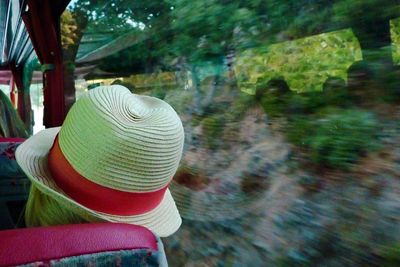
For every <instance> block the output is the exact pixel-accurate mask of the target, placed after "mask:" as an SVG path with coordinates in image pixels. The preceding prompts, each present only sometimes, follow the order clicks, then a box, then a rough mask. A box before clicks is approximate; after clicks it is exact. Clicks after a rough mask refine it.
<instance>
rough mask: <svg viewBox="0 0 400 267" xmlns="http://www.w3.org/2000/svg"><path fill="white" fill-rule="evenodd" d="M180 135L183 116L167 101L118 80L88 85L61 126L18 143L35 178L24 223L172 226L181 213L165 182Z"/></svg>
mask: <svg viewBox="0 0 400 267" xmlns="http://www.w3.org/2000/svg"><path fill="white" fill-rule="evenodd" d="M183 140H184V132H183V127H182V123H181V121H180V119H179V117H178V115H177V114H176V112H175V111H174V110H173V109H172V108H171V106H169V105H168V104H167V103H166V102H164V101H162V100H160V99H157V98H154V97H148V96H139V95H135V94H132V93H130V92H129V90H128V89H126V88H125V87H122V86H118V85H114V86H102V87H98V88H96V89H94V90H91V91H89V92H88V94H86V95H85V96H83V97H82V98H81V99H79V100H78V101H77V102H76V103H75V104H74V105H73V107H72V108H71V110H70V111H69V113H68V115H67V117H66V119H65V121H64V123H63V125H62V127H57V128H49V129H46V130H44V131H41V132H39V133H38V134H36V135H34V136H32V137H31V138H29V139H28V140H27V141H25V142H24V143H23V144H22V145H20V146H19V147H18V149H17V152H16V158H17V161H18V163H19V165H20V166H21V168H22V170H23V171H24V172H25V173H26V174H27V176H28V177H29V179H30V180H31V181H32V189H31V192H30V196H29V199H28V203H27V208H26V212H25V215H26V223H27V226H39V225H56V224H69V223H80V222H94V221H111V222H123V223H132V224H137V225H142V226H145V227H147V228H149V229H150V230H152V231H154V232H155V233H156V234H158V235H159V236H168V235H170V234H172V233H174V232H175V231H176V230H177V229H178V228H179V226H180V224H181V218H180V216H179V213H178V210H177V208H176V206H175V203H174V200H173V199H172V196H171V194H170V192H169V190H168V184H169V182H170V181H171V179H172V177H173V175H174V174H175V172H176V170H177V167H178V164H179V161H180V158H181V155H182V149H183Z"/></svg>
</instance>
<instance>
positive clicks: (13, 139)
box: [0, 137, 25, 143]
mask: <svg viewBox="0 0 400 267" xmlns="http://www.w3.org/2000/svg"><path fill="white" fill-rule="evenodd" d="M24 141H25V139H24V138H19V137H0V143H22V142H24Z"/></svg>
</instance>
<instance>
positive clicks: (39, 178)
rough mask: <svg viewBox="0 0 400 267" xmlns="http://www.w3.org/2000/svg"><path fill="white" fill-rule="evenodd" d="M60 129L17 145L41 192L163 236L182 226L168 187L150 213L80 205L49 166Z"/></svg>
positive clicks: (25, 168) (70, 205)
mask: <svg viewBox="0 0 400 267" xmlns="http://www.w3.org/2000/svg"><path fill="white" fill-rule="evenodd" d="M60 129H61V127H56V128H49V129H46V130H43V131H41V132H39V133H37V134H35V135H33V136H32V137H30V138H29V139H28V140H26V141H25V142H24V143H22V144H21V145H20V146H19V147H18V148H17V151H16V154H15V156H16V160H17V162H18V164H19V166H20V167H21V169H22V170H23V171H24V172H25V174H26V175H27V176H28V178H29V179H30V180H31V181H32V183H33V184H34V185H35V186H36V187H37V188H38V189H39V190H40V191H41V192H43V193H44V194H47V195H49V196H51V197H52V198H54V199H55V200H57V201H59V202H60V203H63V204H65V205H66V206H68V208H71V209H74V211H76V212H78V213H80V214H85V213H86V214H87V215H88V217H90V216H92V217H95V218H98V219H100V220H104V221H109V222H122V223H129V224H136V225H142V226H145V227H147V228H149V229H150V230H152V231H153V232H154V233H156V234H157V235H158V236H161V237H166V236H169V235H172V234H173V233H174V232H176V231H177V230H178V229H179V227H180V225H181V223H182V219H181V217H180V215H179V212H178V209H177V207H176V205H175V202H174V199H173V198H172V196H171V193H170V191H169V189H167V191H166V193H165V195H164V199H163V200H162V201H161V203H160V204H159V205H158V206H157V207H156V208H154V209H153V210H151V211H149V212H147V213H144V214H140V215H133V216H119V215H111V214H106V213H102V212H97V211H94V210H91V209H89V208H87V207H85V206H83V205H81V204H79V203H78V202H76V201H74V200H73V199H71V198H70V197H69V196H68V195H67V194H65V193H64V192H63V190H62V189H61V188H59V187H58V186H57V185H56V184H55V182H54V180H53V179H52V176H51V173H50V171H49V169H48V166H47V155H48V153H49V150H50V149H51V147H52V145H53V142H54V139H55V137H56V135H57V133H58V132H59V130H60Z"/></svg>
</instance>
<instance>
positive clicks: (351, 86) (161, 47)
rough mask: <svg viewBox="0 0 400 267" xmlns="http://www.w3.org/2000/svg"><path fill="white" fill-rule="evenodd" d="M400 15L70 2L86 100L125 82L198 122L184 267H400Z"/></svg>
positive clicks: (172, 1) (72, 55) (181, 242)
mask: <svg viewBox="0 0 400 267" xmlns="http://www.w3.org/2000/svg"><path fill="white" fill-rule="evenodd" d="M399 8H400V6H399V4H398V1H395V0H387V1H378V0H368V1H358V0H357V1H354V0H352V1H350V0H339V1H305V0H304V1H303V0H299V1H278V0H267V1H258V0H251V1H240V0H231V1H223V0H218V1H217V0H212V1H200V0H190V1H189V0H167V1H127V0H126V1H125V0H120V1H113V0H112V1H86V0H76V1H72V2H71V4H70V5H69V6H68V7H67V9H66V11H65V12H64V13H63V15H62V18H61V34H62V43H63V55H64V61H65V63H64V65H65V66H67V67H66V69H67V72H66V75H65V77H64V78H65V79H70V81H71V82H70V83H68V84H69V85H68V86H71V87H73V88H75V90H76V94H75V97H76V99H79V97H80V96H81V95H82V94H84V93H85V92H87V91H88V90H96V87H97V86H100V85H113V84H118V85H122V86H125V87H127V88H128V89H129V90H131V91H132V92H133V93H135V94H144V95H150V96H154V97H157V98H160V99H163V100H165V101H166V102H168V103H169V104H170V105H171V106H172V107H173V108H174V109H175V110H176V112H177V113H178V115H179V116H180V118H181V120H182V122H183V126H184V129H185V147H184V153H183V157H182V160H181V164H180V167H179V169H178V172H177V173H176V175H175V177H174V179H173V182H172V185H171V191H172V194H173V196H174V199H175V201H176V203H177V206H178V209H179V211H180V213H181V216H182V218H183V224H182V226H181V228H180V230H179V231H178V232H177V233H175V234H174V235H173V236H171V237H168V238H166V239H163V241H164V245H165V250H166V253H167V257H168V261H169V264H170V265H171V266H385V264H389V265H387V266H398V265H400V257H399V255H400V245H399V244H400V227H399V225H400V200H399V199H400V179H399V178H400V127H399V125H400V124H399V119H400V111H399V103H400V83H399V77H400V76H399V75H400V69H399V67H398V64H399V62H400V48H399V47H400V19H399V17H400V9H399ZM65 84H66V83H65ZM31 90H36V89H31ZM39 98H40V96H39ZM39 102H40V101H39ZM390 264H393V265H390Z"/></svg>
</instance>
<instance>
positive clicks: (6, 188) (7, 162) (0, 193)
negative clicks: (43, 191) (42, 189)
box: [0, 137, 30, 229]
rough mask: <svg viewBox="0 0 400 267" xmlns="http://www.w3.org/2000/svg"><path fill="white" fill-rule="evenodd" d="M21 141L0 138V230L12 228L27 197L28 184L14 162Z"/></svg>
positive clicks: (21, 139)
mask: <svg viewBox="0 0 400 267" xmlns="http://www.w3.org/2000/svg"><path fill="white" fill-rule="evenodd" d="M23 141H25V139H23V138H3V137H0V214H1V216H0V229H10V228H14V226H15V225H16V224H17V221H18V218H20V215H21V212H22V208H23V206H24V204H25V201H26V200H27V197H28V193H29V187H30V182H29V180H28V178H27V177H26V176H25V174H24V173H23V172H22V170H21V169H20V168H19V166H18V163H17V162H16V160H15V150H16V149H17V147H18V146H19V145H20V144H21V143H22V142H23ZM20 221H22V220H20Z"/></svg>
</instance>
